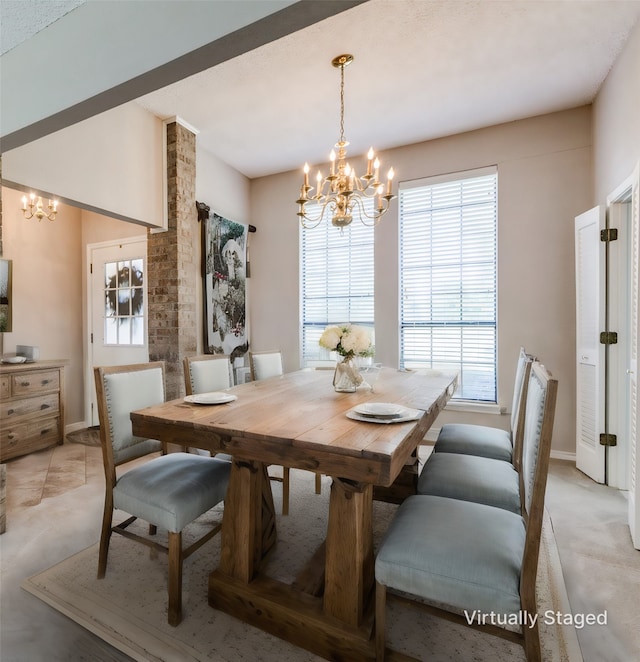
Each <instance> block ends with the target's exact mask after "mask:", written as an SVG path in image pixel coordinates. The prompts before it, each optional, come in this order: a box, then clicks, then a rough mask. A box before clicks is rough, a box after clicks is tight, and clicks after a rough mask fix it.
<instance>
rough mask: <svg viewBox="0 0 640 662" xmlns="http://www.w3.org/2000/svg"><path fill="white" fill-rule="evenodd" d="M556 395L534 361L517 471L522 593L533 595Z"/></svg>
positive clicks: (551, 382) (552, 384)
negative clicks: (522, 542) (522, 530)
mask: <svg viewBox="0 0 640 662" xmlns="http://www.w3.org/2000/svg"><path fill="white" fill-rule="evenodd" d="M557 392H558V382H557V380H555V379H553V378H552V377H551V375H550V374H549V372H547V370H546V368H545V367H544V366H543V365H542V364H541V363H538V362H537V361H534V362H533V365H532V367H531V375H530V377H529V385H528V391H527V404H526V412H525V421H524V438H523V452H522V468H521V471H520V498H521V501H522V517H523V518H524V520H525V522H526V531H527V532H526V539H525V550H524V558H523V565H522V577H521V593H522V591H523V590H524V591H525V593H526V592H527V591H533V592H534V595H535V581H536V571H537V567H538V552H539V549H540V536H541V532H542V520H543V516H544V497H545V490H546V487H547V474H548V471H549V455H550V453H551V437H552V432H553V421H554V416H555V408H556V398H557ZM525 587H526V588H525Z"/></svg>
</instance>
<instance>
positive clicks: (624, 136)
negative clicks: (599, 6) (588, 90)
mask: <svg viewBox="0 0 640 662" xmlns="http://www.w3.org/2000/svg"><path fill="white" fill-rule="evenodd" d="M593 136H594V138H593V153H594V173H595V176H594V199H593V204H594V205H595V204H604V203H605V202H606V199H607V195H609V194H610V193H612V192H613V191H614V190H615V189H616V188H617V187H618V186H620V184H622V182H623V181H624V180H625V179H626V178H627V177H629V176H630V175H631V174H632V173H633V169H634V167H635V166H636V165H637V164H638V161H640V22H638V23H637V25H636V26H635V28H634V30H633V32H632V33H631V35H630V36H629V39H628V41H627V43H626V45H625V48H624V50H623V51H622V53H621V54H620V56H619V57H618V59H617V61H616V63H615V65H614V66H613V68H612V69H611V71H610V72H609V75H608V76H607V78H606V80H605V81H604V84H603V85H602V88H601V90H600V92H599V94H598V96H597V98H596V100H595V102H594V104H593Z"/></svg>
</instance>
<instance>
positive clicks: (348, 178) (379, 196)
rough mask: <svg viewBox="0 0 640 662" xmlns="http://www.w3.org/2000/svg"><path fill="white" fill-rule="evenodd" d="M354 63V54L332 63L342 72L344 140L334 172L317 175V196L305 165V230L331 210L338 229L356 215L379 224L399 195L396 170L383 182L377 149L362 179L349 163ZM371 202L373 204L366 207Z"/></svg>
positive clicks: (302, 218) (302, 208) (301, 206)
mask: <svg viewBox="0 0 640 662" xmlns="http://www.w3.org/2000/svg"><path fill="white" fill-rule="evenodd" d="M352 62H353V55H338V56H337V57H335V58H333V60H332V61H331V64H332V65H333V66H334V67H336V68H339V69H340V140H338V142H337V143H336V144H335V147H336V148H337V150H338V154H337V164H336V153H335V151H334V150H331V154H330V155H329V160H330V162H331V169H330V172H329V174H328V175H327V176H326V177H324V178H323V176H322V173H321V172H320V171H319V170H318V174H317V175H316V193H315V195H310V192H311V191H312V190H313V187H312V186H309V164H308V163H305V164H304V181H303V184H302V186H301V187H300V197H299V198H298V200H296V204H297V205H299V209H298V216H299V217H300V223H301V225H302V227H303V228H315V227H317V226H318V225H320V223H321V222H322V220H323V219H324V217H325V212H326V211H327V210H328V211H329V214H331V223H332V225H334V226H335V227H338V228H345V227H347V226H348V225H350V224H351V221H352V220H353V215H354V214H356V213H357V214H358V215H359V216H360V221H361V222H362V223H363V224H364V225H368V226H372V225H377V223H378V221H379V220H380V218H381V216H382V215H383V214H385V213H386V211H387V210H388V209H389V202H390V201H391V200H393V198H395V197H396V196H395V195H393V193H392V192H391V185H392V181H393V175H394V172H393V168H390V169H389V172H388V174H387V186H386V192H385V186H384V184H383V183H382V182H380V181H379V178H378V177H379V171H380V160H379V159H378V158H377V157H376V155H375V153H374V151H373V148H371V149H369V152H368V153H367V159H368V160H367V172H366V173H365V174H364V175H362V177H358V175H357V174H356V171H355V168H353V167H351V165H350V164H349V163H347V160H346V158H347V150H346V147H347V145H348V144H349V143H348V142H347V140H346V139H345V137H344V68H345V67H346V66H347V65H349V64H351V63H352ZM369 199H372V200H373V205H369V204H365V202H366V201H367V200H369Z"/></svg>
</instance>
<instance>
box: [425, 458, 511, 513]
mask: <svg viewBox="0 0 640 662" xmlns="http://www.w3.org/2000/svg"><path fill="white" fill-rule="evenodd" d="M418 494H433V495H435V496H443V497H449V498H451V499H462V500H463V501H473V502H475V503H484V504H486V505H487V506H495V507H496V508H505V509H506V510H510V511H511V512H512V513H516V514H520V480H519V476H518V472H517V471H516V470H515V469H514V468H513V466H512V465H511V464H509V463H508V462H503V461H502V460H493V459H490V458H487V457H478V456H476V455H462V454H460V453H431V455H430V456H429V459H428V460H427V463H426V464H425V465H424V467H423V469H422V471H421V472H420V477H419V478H418Z"/></svg>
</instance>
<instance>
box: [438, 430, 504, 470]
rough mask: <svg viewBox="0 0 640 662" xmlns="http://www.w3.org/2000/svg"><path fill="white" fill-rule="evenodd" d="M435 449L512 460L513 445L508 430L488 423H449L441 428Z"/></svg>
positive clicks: (443, 451) (440, 451)
mask: <svg viewBox="0 0 640 662" xmlns="http://www.w3.org/2000/svg"><path fill="white" fill-rule="evenodd" d="M434 450H435V451H437V452H439V453H462V454H464V455H479V456H480V457H490V458H493V459H494V460H504V461H505V462H511V456H512V451H513V445H512V443H511V434H510V433H509V432H507V431H506V430H502V429H500V428H492V427H488V426H486V425H471V424H468V423H447V424H446V425H443V426H442V428H441V429H440V434H438V439H437V441H436V445H435V447H434Z"/></svg>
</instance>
